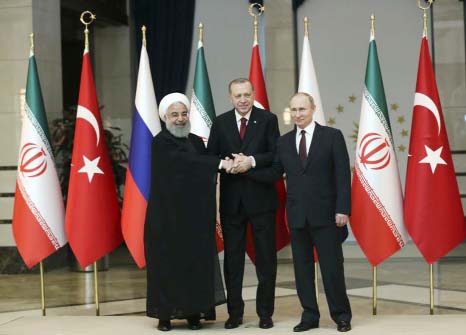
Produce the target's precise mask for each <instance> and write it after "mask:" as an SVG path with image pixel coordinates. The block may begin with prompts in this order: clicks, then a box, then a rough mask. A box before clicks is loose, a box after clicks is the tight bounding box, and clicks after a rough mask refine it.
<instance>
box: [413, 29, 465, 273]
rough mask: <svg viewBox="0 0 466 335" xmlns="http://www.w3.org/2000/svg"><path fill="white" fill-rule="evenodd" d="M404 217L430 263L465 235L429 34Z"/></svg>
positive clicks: (419, 80)
mask: <svg viewBox="0 0 466 335" xmlns="http://www.w3.org/2000/svg"><path fill="white" fill-rule="evenodd" d="M404 212H405V223H406V227H407V229H408V232H409V234H410V235H411V237H412V239H413V241H414V243H416V245H417V247H418V248H419V250H420V252H421V253H422V255H423V256H424V258H425V260H426V261H427V262H428V263H429V264H432V263H433V262H435V261H437V260H438V259H439V258H440V257H442V256H444V255H446V254H447V253H448V252H450V251H451V250H452V249H454V248H455V247H456V246H457V245H458V244H459V243H461V242H462V241H463V240H464V239H465V238H466V224H465V221H464V214H463V208H462V205H461V199H460V194H459V190H458V184H457V181H456V176H455V171H454V167H453V161H452V157H451V152H450V145H449V143H448V136H447V132H446V128H445V122H444V119H443V114H442V106H441V104H440V99H439V95H438V91H437V84H436V81H435V75H434V70H433V67H432V61H431V58H430V53H429V45H428V42H427V38H426V37H425V36H424V37H423V39H422V43H421V53H420V57H419V68H418V73H417V83H416V94H415V97H414V108H413V121H412V125H411V140H410V143H409V156H408V168H407V173H406V190H405V203H404Z"/></svg>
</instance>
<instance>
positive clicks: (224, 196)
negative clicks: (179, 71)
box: [207, 78, 280, 329]
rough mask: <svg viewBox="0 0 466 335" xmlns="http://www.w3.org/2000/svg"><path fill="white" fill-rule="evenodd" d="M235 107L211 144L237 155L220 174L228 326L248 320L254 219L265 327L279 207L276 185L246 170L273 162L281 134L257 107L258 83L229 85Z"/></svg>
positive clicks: (218, 122) (221, 119) (222, 153)
mask: <svg viewBox="0 0 466 335" xmlns="http://www.w3.org/2000/svg"><path fill="white" fill-rule="evenodd" d="M229 94H230V100H231V103H232V104H233V106H234V108H233V109H232V110H230V111H228V112H226V113H224V114H222V115H219V116H218V117H217V118H216V119H215V121H214V123H213V125H212V128H211V131H210V136H209V142H208V145H207V149H208V151H209V152H211V153H213V154H215V155H217V156H219V157H220V158H223V157H230V158H233V154H239V153H241V154H242V155H241V157H238V158H237V159H236V160H235V167H234V172H235V173H238V174H227V173H224V172H222V173H221V175H220V222H221V225H222V232H223V239H224V245H225V260H224V274H225V283H226V287H227V305H228V313H229V318H228V320H227V321H226V322H225V328H227V329H231V328H236V327H238V326H239V325H240V324H242V321H243V312H244V301H243V299H242V294H241V293H242V287H243V275H244V259H245V251H246V227H247V224H251V228H252V234H253V240H254V249H255V254H256V274H257V279H258V281H259V284H258V287H257V299H256V311H257V314H258V316H259V318H260V321H259V327H260V328H264V329H266V328H271V327H273V321H272V314H273V311H274V300H275V280H276V275H277V256H276V250H275V240H276V236H275V234H276V233H275V229H276V228H275V211H276V208H277V205H278V198H277V193H276V190H275V186H274V185H273V184H266V183H261V182H257V181H254V180H251V179H249V178H247V177H246V176H245V175H244V172H246V171H248V170H250V169H252V170H254V169H259V168H263V167H267V166H270V165H271V164H272V162H273V158H274V155H275V147H276V142H277V139H278V137H279V136H280V133H279V130H278V121H277V117H276V116H275V115H274V114H272V113H270V112H268V111H265V110H263V109H260V108H256V107H254V106H253V103H254V88H253V86H252V84H251V82H250V81H249V80H248V79H243V78H240V79H235V80H233V81H232V82H231V83H230V85H229Z"/></svg>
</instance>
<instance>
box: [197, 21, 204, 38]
mask: <svg viewBox="0 0 466 335" xmlns="http://www.w3.org/2000/svg"><path fill="white" fill-rule="evenodd" d="M197 29H198V30H199V42H201V43H203V42H204V25H203V24H202V22H199V25H198V26H197Z"/></svg>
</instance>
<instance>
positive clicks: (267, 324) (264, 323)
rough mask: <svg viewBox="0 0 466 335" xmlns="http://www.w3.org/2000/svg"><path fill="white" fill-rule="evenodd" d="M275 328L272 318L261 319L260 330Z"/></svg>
mask: <svg viewBox="0 0 466 335" xmlns="http://www.w3.org/2000/svg"><path fill="white" fill-rule="evenodd" d="M272 327H273V321H272V318H260V320H259V328H262V329H269V328H272Z"/></svg>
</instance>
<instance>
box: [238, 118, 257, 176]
mask: <svg viewBox="0 0 466 335" xmlns="http://www.w3.org/2000/svg"><path fill="white" fill-rule="evenodd" d="M251 111H252V109H251V110H250V111H249V112H248V113H247V114H246V115H244V116H243V115H241V114H240V113H238V111H237V110H236V109H235V116H236V126H237V127H238V132H239V131H240V128H241V119H242V118H243V117H244V118H245V119H246V127H247V126H248V122H249V118H250V117H251ZM249 159H250V160H251V165H252V167H253V168H255V167H256V160H255V159H254V157H253V156H249Z"/></svg>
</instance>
